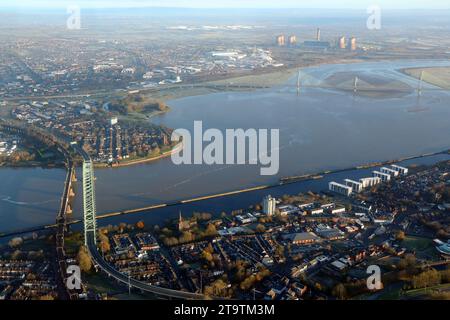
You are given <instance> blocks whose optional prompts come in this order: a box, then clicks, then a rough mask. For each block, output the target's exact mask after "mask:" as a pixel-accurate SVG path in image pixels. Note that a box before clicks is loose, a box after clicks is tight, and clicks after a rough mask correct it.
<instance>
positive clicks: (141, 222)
mask: <svg viewBox="0 0 450 320" xmlns="http://www.w3.org/2000/svg"><path fill="white" fill-rule="evenodd" d="M136 228H138V229H140V230H142V229H144V228H145V223H144V221H142V220H141V221H138V222H137V223H136Z"/></svg>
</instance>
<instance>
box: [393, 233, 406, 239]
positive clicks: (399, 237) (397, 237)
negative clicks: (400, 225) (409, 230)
mask: <svg viewBox="0 0 450 320" xmlns="http://www.w3.org/2000/svg"><path fill="white" fill-rule="evenodd" d="M395 239H396V240H397V241H403V240H405V232H403V231H397V233H396V234H395Z"/></svg>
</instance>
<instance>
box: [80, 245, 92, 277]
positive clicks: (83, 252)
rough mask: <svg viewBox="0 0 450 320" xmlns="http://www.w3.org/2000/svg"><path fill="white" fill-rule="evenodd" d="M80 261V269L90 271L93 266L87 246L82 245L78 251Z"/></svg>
mask: <svg viewBox="0 0 450 320" xmlns="http://www.w3.org/2000/svg"><path fill="white" fill-rule="evenodd" d="M78 263H79V264H80V269H81V270H82V271H84V272H89V271H90V270H91V268H92V261H91V257H90V256H89V253H88V250H87V248H86V247H85V246H81V247H80V250H79V251H78Z"/></svg>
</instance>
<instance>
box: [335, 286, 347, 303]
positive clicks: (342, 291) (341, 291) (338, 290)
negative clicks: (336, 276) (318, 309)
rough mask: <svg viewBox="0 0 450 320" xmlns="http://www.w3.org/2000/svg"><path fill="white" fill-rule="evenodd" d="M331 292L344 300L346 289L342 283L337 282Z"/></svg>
mask: <svg viewBox="0 0 450 320" xmlns="http://www.w3.org/2000/svg"><path fill="white" fill-rule="evenodd" d="M332 294H333V296H335V297H336V298H338V299H340V300H344V299H345V298H346V297H347V289H346V288H345V286H344V285H343V284H342V283H339V284H337V285H336V286H335V287H334V288H333V290H332Z"/></svg>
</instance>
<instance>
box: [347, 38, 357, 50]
mask: <svg viewBox="0 0 450 320" xmlns="http://www.w3.org/2000/svg"><path fill="white" fill-rule="evenodd" d="M348 47H349V49H350V50H351V51H356V38H355V37H351V38H350V40H349V41H348Z"/></svg>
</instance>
